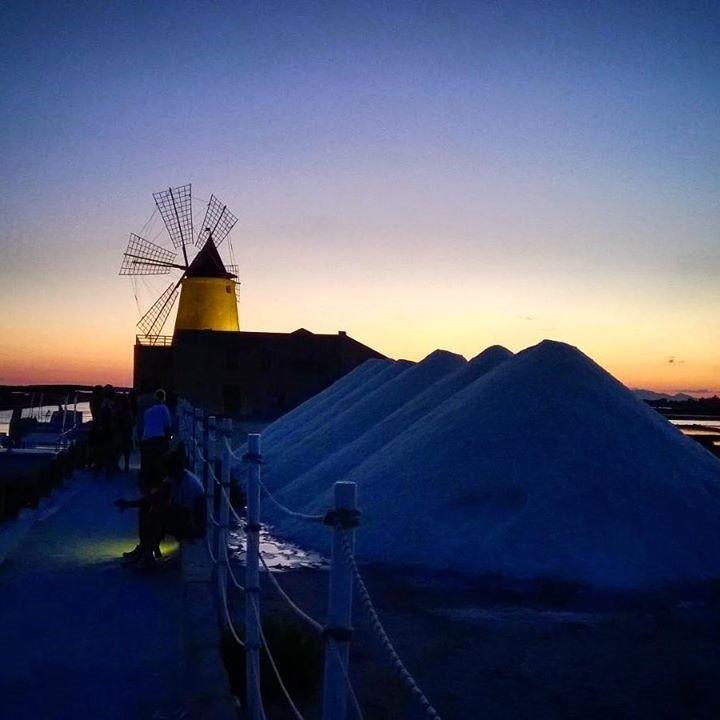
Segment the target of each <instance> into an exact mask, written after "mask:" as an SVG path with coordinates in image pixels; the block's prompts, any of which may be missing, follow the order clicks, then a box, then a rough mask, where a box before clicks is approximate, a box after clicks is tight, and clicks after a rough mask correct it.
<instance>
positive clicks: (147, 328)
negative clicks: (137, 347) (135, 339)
mask: <svg viewBox="0 0 720 720" xmlns="http://www.w3.org/2000/svg"><path fill="white" fill-rule="evenodd" d="M179 287H180V283H173V284H171V285H168V287H167V289H166V290H165V292H163V294H162V295H161V296H160V297H159V298H158V299H157V300H156V301H155V302H154V303H153V304H152V305H151V307H150V309H149V310H148V311H147V312H146V313H145V314H144V315H143V316H142V317H141V318H140V321H139V322H138V324H137V326H138V327H139V328H140V330H141V331H142V333H143V335H155V336H156V335H160V333H161V332H162V329H163V327H164V325H165V322H166V321H167V319H168V315H170V311H171V310H172V308H173V305H174V304H175V301H176V300H177V297H178V295H179V294H180V293H179Z"/></svg>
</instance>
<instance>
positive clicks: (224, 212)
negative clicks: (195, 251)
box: [195, 195, 237, 247]
mask: <svg viewBox="0 0 720 720" xmlns="http://www.w3.org/2000/svg"><path fill="white" fill-rule="evenodd" d="M236 222H237V218H236V217H235V215H233V214H232V213H231V212H230V210H228V206H227V205H225V204H224V203H223V202H222V201H220V200H218V198H216V197H215V195H211V196H210V201H209V202H208V206H207V209H206V210H205V218H204V219H203V223H202V227H201V229H200V232H199V233H198V236H197V240H196V241H195V244H196V245H197V246H198V247H202V246H203V245H204V244H205V243H206V242H207V240H208V238H209V237H210V236H211V235H212V239H213V241H214V243H215V247H218V246H219V245H220V243H221V242H222V241H223V240H224V239H225V238H226V237H227V236H228V234H229V233H230V231H231V230H232V229H233V227H234V225H235V223H236Z"/></svg>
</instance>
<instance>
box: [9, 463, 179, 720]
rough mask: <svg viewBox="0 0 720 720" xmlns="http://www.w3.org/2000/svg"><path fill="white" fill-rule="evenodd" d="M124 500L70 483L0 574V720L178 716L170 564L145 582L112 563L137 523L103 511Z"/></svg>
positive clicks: (107, 489)
mask: <svg viewBox="0 0 720 720" xmlns="http://www.w3.org/2000/svg"><path fill="white" fill-rule="evenodd" d="M132 477H133V478H134V475H133V476H132ZM134 495H135V491H134V482H133V480H132V478H128V477H127V476H124V475H118V476H117V477H116V478H115V479H114V480H112V481H109V480H107V479H104V478H92V477H91V476H90V475H89V474H87V473H76V474H75V476H74V477H73V479H72V480H71V481H70V483H69V487H68V488H67V489H64V490H61V491H59V492H58V493H56V495H55V497H54V498H53V501H52V503H51V505H50V506H49V507H48V508H46V509H45V510H44V511H43V512H42V513H41V515H40V518H39V519H38V521H37V522H36V523H35V525H34V526H33V527H32V529H31V530H30V531H29V533H28V535H27V536H26V539H25V542H24V544H23V546H22V547H21V548H20V549H19V550H16V551H15V552H14V553H13V554H12V555H11V556H10V557H9V558H8V560H7V561H6V562H5V563H4V564H3V565H0V718H2V720H5V719H6V718H7V719H8V720H9V719H10V718H37V720H46V719H47V720H65V719H68V720H70V718H73V719H75V718H93V720H105V719H111V718H112V719H114V718H118V719H119V718H123V719H124V720H135V719H138V720H145V719H146V718H147V719H148V720H162V719H167V720H171V719H172V718H180V717H182V712H181V699H180V690H181V688H182V681H181V664H182V635H181V625H180V617H181V603H182V597H181V589H180V588H181V583H180V579H179V572H180V568H179V563H178V562H177V558H176V557H175V558H170V559H168V560H166V561H165V562H164V563H163V565H162V566H161V567H159V568H158V569H157V571H156V572H154V573H151V574H142V573H140V572H137V571H133V570H131V569H128V568H124V567H122V565H121V564H120V562H119V561H118V559H117V558H118V556H119V555H120V554H121V553H122V551H124V550H127V549H128V548H130V547H132V546H133V544H134V534H135V522H136V517H137V515H136V512H135V511H132V510H128V511H126V512H125V513H122V514H120V513H118V512H117V511H116V510H115V508H114V507H113V506H112V501H113V500H114V499H116V498H117V497H121V496H126V497H127V496H134Z"/></svg>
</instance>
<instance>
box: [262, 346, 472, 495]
mask: <svg viewBox="0 0 720 720" xmlns="http://www.w3.org/2000/svg"><path fill="white" fill-rule="evenodd" d="M465 363H466V361H465V358H463V357H462V356H460V355H455V354H454V353H449V352H445V351H443V350H436V351H435V352H433V353H431V354H430V355H428V356H427V357H426V358H425V359H424V360H422V361H421V362H419V363H417V364H416V365H413V366H411V367H409V368H408V369H406V370H405V371H404V372H402V373H400V374H399V375H398V376H397V377H395V378H394V379H393V380H391V381H390V382H387V383H385V384H383V385H381V386H380V387H378V388H377V389H375V390H374V391H372V392H371V391H370V390H369V389H368V392H367V393H363V395H364V396H363V399H362V400H360V401H358V402H357V403H355V404H354V405H352V406H351V407H349V408H348V409H347V410H345V411H344V412H341V413H339V414H335V415H333V416H332V417H329V418H327V421H326V422H323V423H322V424H321V425H320V426H318V427H317V429H315V430H314V431H310V432H309V433H308V434H307V435H305V436H303V438H302V441H301V442H300V443H297V444H295V445H294V446H287V445H284V446H283V448H282V450H281V451H280V452H277V453H275V455H274V457H275V458H276V461H275V462H274V463H273V464H272V473H271V474H270V473H269V476H270V477H272V483H273V487H275V488H281V487H283V486H285V485H287V484H288V483H290V482H292V481H293V480H295V478H297V477H298V476H299V475H301V474H302V473H303V472H305V471H306V470H308V469H310V468H311V467H313V466H314V465H317V463H319V462H321V461H322V460H323V459H324V458H326V457H327V456H328V455H330V454H331V453H333V452H336V451H337V450H339V449H340V448H342V447H344V446H345V445H347V444H348V443H350V442H352V441H353V440H355V438H357V437H359V436H360V435H362V434H363V433H364V432H365V431H366V430H368V429H369V428H370V427H372V426H373V425H375V424H376V423H378V422H380V421H381V420H382V419H383V418H385V417H387V416H388V415H390V414H391V413H392V412H393V411H395V410H396V409H397V408H398V407H400V406H401V405H403V404H405V403H406V402H407V401H408V400H409V399H410V398H412V397H414V396H415V395H417V394H418V393H420V392H422V391H423V390H425V389H426V388H427V387H428V386H429V385H432V384H433V383H434V382H436V381H437V380H438V379H440V378H441V377H443V376H444V375H447V374H448V373H449V372H452V371H454V370H456V369H457V368H458V367H459V366H461V365H465ZM363 389H364V388H363ZM268 469H270V462H268Z"/></svg>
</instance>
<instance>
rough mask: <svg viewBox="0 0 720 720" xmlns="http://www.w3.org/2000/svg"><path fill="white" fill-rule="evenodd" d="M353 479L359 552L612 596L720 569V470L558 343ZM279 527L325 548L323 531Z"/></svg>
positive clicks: (442, 410) (430, 419) (438, 413)
mask: <svg viewBox="0 0 720 720" xmlns="http://www.w3.org/2000/svg"><path fill="white" fill-rule="evenodd" d="M344 479H346V480H354V481H356V482H357V483H358V495H359V501H360V506H361V507H362V509H363V519H362V525H361V527H360V530H359V532H358V536H357V548H358V553H359V555H360V556H361V557H363V558H365V559H369V560H375V561H388V562H393V563H403V564H407V563H417V564H421V565H426V566H429V567H434V568H439V569H449V570H459V571H465V572H468V573H473V574H484V573H499V574H501V575H504V576H509V577H514V578H553V579H560V580H567V581H577V582H582V583H588V584H591V585H595V586H599V587H609V588H644V587H653V586H660V585H665V584H673V583H682V582H692V581H697V580H703V579H708V578H716V577H718V576H720V552H718V548H719V547H720V462H718V461H717V459H716V458H714V457H713V456H712V455H711V454H710V453H708V452H707V451H706V450H704V449H703V448H702V447H700V446H699V445H698V444H696V443H695V442H693V441H692V440H690V439H688V438H686V437H684V436H683V435H682V434H681V433H680V432H679V431H678V430H677V429H675V428H674V427H673V426H672V425H671V424H670V423H668V422H667V421H666V420H665V419H664V418H662V417H661V416H660V415H658V414H657V413H656V412H655V411H653V410H652V409H650V408H648V407H647V406H646V405H645V404H644V403H642V402H641V401H639V400H637V399H636V398H635V397H634V396H633V394H632V393H631V392H630V391H629V390H628V389H627V388H625V387H624V386H623V385H621V384H620V383H619V382H618V381H617V380H615V379H614V378H613V377H612V376H610V375H609V374H608V373H607V372H605V371H604V370H603V369H602V368H600V367H599V366H598V365H596V364H595V363H594V362H593V361H592V360H590V359H589V358H588V357H586V356H585V355H583V354H582V353H581V352H580V351H578V350H576V349H575V348H572V347H570V346H568V345H564V344H562V343H556V342H549V341H544V342H542V343H540V345H538V346H535V347H533V348H530V349H528V350H526V351H524V352H522V353H520V354H519V355H517V356H515V357H514V358H512V359H511V360H508V361H507V362H505V363H503V364H502V365H500V366H499V367H497V368H496V369H495V370H493V371H492V372H490V373H488V374H487V375H485V376H483V377H481V378H480V379H479V380H477V381H476V382H474V383H472V384H471V385H470V386H468V387H467V388H466V389H465V390H463V391H461V392H460V393H458V394H457V395H455V396H453V397H451V398H450V399H449V400H447V401H446V402H445V403H443V404H442V405H441V406H439V407H438V408H437V409H436V410H435V411H433V412H432V413H430V414H428V415H426V416H425V417H424V418H422V419H421V420H419V421H418V422H417V423H415V424H414V425H412V426H411V427H410V428H409V429H408V430H407V431H406V432H405V433H402V434H401V435H399V436H398V437H397V438H395V440H393V441H392V443H390V444H388V445H387V446H386V447H385V448H384V449H383V451H382V452H379V453H375V454H374V455H372V456H371V457H369V458H368V459H367V460H366V461H365V462H364V463H362V464H361V465H359V466H357V467H356V468H355V469H354V470H353V471H352V472H351V473H349V474H348V475H347V476H346V477H345V478H344ZM331 504H332V500H331V493H330V492H328V493H326V494H325V495H324V497H322V498H321V499H320V500H319V501H317V502H314V503H309V504H308V506H307V508H308V509H315V508H320V507H328V506H331ZM283 529H284V531H286V533H287V534H289V535H290V536H291V537H294V538H295V539H297V540H300V541H304V542H306V543H307V544H309V545H310V546H314V547H318V548H323V549H324V548H326V547H327V542H328V538H327V532H326V529H324V528H321V527H319V526H314V525H309V524H302V523H292V524H287V525H284V527H283Z"/></svg>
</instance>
